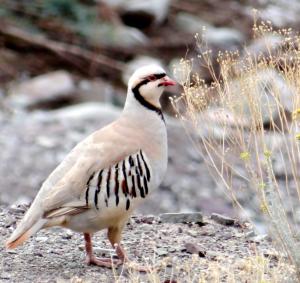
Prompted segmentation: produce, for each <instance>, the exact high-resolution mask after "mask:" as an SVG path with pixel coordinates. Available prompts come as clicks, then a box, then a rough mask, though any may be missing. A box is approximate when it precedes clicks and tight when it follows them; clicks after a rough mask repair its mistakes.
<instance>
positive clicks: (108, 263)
mask: <svg viewBox="0 0 300 283" xmlns="http://www.w3.org/2000/svg"><path fill="white" fill-rule="evenodd" d="M83 235H84V240H85V250H86V263H87V264H88V265H90V264H94V265H98V266H102V267H108V268H112V267H113V265H115V266H118V265H121V264H122V263H123V261H122V260H121V259H111V258H97V257H95V255H94V254H93V246H92V238H91V234H89V233H84V234H83ZM117 254H118V253H117Z"/></svg>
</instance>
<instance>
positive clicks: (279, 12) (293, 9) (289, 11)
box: [259, 0, 300, 28]
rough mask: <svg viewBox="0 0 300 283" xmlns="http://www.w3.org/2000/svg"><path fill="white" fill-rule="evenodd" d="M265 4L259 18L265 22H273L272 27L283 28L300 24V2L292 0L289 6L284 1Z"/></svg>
mask: <svg viewBox="0 0 300 283" xmlns="http://www.w3.org/2000/svg"><path fill="white" fill-rule="evenodd" d="M265 4H266V5H265V7H264V8H262V9H260V10H259V16H260V18H261V19H262V20H263V21H272V25H275V26H276V27H281V28H284V27H291V26H297V25H298V24H299V17H298V16H299V13H300V3H299V1H298V0H290V1H289V5H286V2H285V1H282V0H279V1H266V2H265ZM283 11H284V12H283Z"/></svg>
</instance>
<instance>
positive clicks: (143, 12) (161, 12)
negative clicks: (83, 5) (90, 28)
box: [102, 0, 170, 29]
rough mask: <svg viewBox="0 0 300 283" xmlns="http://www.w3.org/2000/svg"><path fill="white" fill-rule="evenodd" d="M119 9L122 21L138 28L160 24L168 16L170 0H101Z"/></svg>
mask: <svg viewBox="0 0 300 283" xmlns="http://www.w3.org/2000/svg"><path fill="white" fill-rule="evenodd" d="M102 2H105V4H107V5H109V6H111V7H113V8H114V9H116V10H118V11H119V14H120V16H121V18H122V20H123V22H124V23H125V24H126V25H128V26H132V27H136V28H139V29H144V28H148V27H150V26H152V25H160V24H161V23H162V22H164V21H165V19H166V18H167V16H168V13H169V6H170V0H148V1H140V0H117V1H110V0H102Z"/></svg>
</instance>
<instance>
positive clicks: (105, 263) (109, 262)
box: [86, 256, 123, 268]
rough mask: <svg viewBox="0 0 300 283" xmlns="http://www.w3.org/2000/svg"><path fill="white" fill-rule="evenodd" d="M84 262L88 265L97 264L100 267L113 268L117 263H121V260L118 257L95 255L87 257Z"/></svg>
mask: <svg viewBox="0 0 300 283" xmlns="http://www.w3.org/2000/svg"><path fill="white" fill-rule="evenodd" d="M86 263H87V264H88V265H92V264H93V265H97V266H101V267H107V268H115V267H118V266H119V265H122V264H123V261H122V260H120V259H114V258H97V257H95V256H92V257H87V258H86Z"/></svg>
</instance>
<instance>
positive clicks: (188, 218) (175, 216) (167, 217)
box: [159, 212, 203, 223]
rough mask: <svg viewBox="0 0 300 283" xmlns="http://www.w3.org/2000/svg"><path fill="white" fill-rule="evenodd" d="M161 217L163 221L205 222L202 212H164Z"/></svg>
mask: <svg viewBox="0 0 300 283" xmlns="http://www.w3.org/2000/svg"><path fill="white" fill-rule="evenodd" d="M159 218H160V221H161V222H162V223H203V216H202V213H201V212H187V213H163V214H160V215H159Z"/></svg>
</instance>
